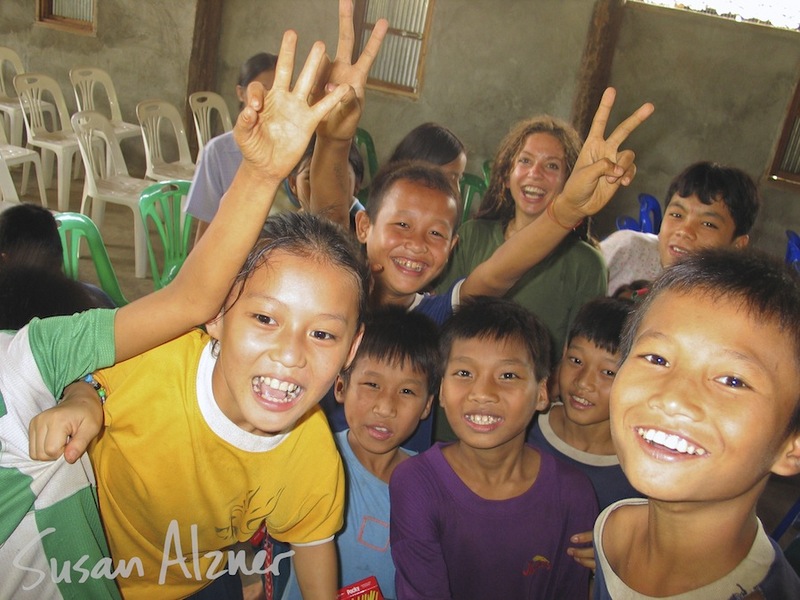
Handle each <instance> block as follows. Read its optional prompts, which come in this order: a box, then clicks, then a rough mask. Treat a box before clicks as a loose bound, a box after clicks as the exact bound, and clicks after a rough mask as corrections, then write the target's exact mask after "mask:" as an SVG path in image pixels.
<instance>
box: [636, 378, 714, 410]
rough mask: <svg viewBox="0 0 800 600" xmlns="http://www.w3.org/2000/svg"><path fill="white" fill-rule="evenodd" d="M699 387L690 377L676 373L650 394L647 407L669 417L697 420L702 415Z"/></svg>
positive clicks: (701, 397) (702, 395)
mask: <svg viewBox="0 0 800 600" xmlns="http://www.w3.org/2000/svg"><path fill="white" fill-rule="evenodd" d="M700 387H701V386H699V385H697V384H695V383H694V380H693V379H692V377H691V376H690V375H687V374H681V373H678V372H677V371H676V372H674V373H673V374H672V377H670V378H669V380H668V381H666V382H663V384H662V385H660V386H658V387H657V388H656V389H655V390H654V391H653V392H652V394H651V396H650V398H649V399H648V405H649V406H650V407H651V408H654V409H656V410H660V411H661V412H663V413H664V414H667V415H670V416H683V417H687V418H689V419H691V420H698V419H700V417H701V416H702V414H703V403H702V399H703V398H704V397H705V392H704V390H702V389H700Z"/></svg>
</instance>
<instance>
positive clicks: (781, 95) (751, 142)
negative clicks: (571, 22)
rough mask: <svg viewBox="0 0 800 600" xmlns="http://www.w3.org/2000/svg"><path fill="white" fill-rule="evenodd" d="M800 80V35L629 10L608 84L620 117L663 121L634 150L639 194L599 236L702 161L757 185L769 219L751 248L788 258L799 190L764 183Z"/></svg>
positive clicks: (637, 6) (603, 222) (620, 204)
mask: <svg viewBox="0 0 800 600" xmlns="http://www.w3.org/2000/svg"><path fill="white" fill-rule="evenodd" d="M798 77H800V33H798V32H796V31H787V30H780V29H774V28H771V27H764V26H761V25H754V24H750V23H737V22H734V21H732V20H729V19H723V18H719V17H714V16H709V15H703V14H696V13H690V12H686V11H680V10H673V9H667V8H661V7H654V6H649V5H645V4H641V3H638V2H629V3H628V4H627V6H626V9H625V18H624V22H623V27H622V32H621V35H620V40H619V43H618V46H617V52H616V55H615V57H614V66H613V70H612V77H611V79H612V81H611V83H612V84H613V85H615V86H616V87H618V88H619V93H620V96H619V102H618V105H617V107H616V108H615V112H616V113H617V114H618V115H623V114H627V113H629V112H631V111H633V110H634V109H635V108H636V106H637V105H638V104H639V103H640V102H642V101H644V100H650V101H652V102H653V103H655V105H656V112H655V114H654V115H653V116H652V117H651V119H650V121H648V122H647V123H646V124H645V125H643V126H642V128H641V130H640V131H637V132H636V133H635V134H634V136H633V137H632V140H631V146H630V147H632V148H633V149H635V150H636V151H637V153H638V160H637V164H638V166H639V175H638V177H637V181H636V182H635V185H634V186H633V188H634V189H632V190H631V191H626V192H624V193H621V194H620V195H619V197H618V198H615V199H614V204H613V205H612V206H611V207H609V209H606V211H605V214H604V215H602V217H601V219H599V221H600V223H599V224H600V226H601V231H605V232H606V233H607V232H609V231H611V230H612V228H613V217H614V216H615V214H617V213H619V212H624V213H628V214H631V215H633V214H638V203H637V202H636V194H637V193H638V192H640V191H645V192H648V193H650V194H653V195H654V196H656V197H658V198H659V199H661V200H663V196H664V195H665V193H666V190H667V187H668V185H669V182H670V180H671V178H672V177H673V176H674V175H676V174H677V173H679V172H680V171H681V170H682V169H683V168H684V167H685V166H686V165H688V164H689V163H691V162H694V161H697V160H714V161H718V162H721V163H726V164H731V165H734V166H737V167H739V168H741V169H743V170H745V171H746V172H747V173H749V174H750V175H751V176H752V177H753V178H754V179H755V180H756V181H757V182H758V183H759V189H760V191H761V194H762V197H763V209H762V211H761V214H760V216H759V219H758V221H757V222H756V226H755V228H754V231H753V232H752V238H753V242H754V243H755V244H756V245H757V246H758V247H760V248H762V249H764V250H767V251H769V252H773V253H777V254H783V252H784V251H785V248H786V236H785V235H784V230H785V229H787V228H790V227H791V228H795V229H798V228H800V188H798V189H788V190H787V189H785V188H781V187H779V186H777V185H776V184H774V183H771V182H769V181H765V178H764V174H765V173H766V172H767V170H768V169H769V166H770V163H771V161H772V156H773V152H774V150H775V146H776V145H777V142H778V137H779V136H780V132H781V127H782V125H783V121H784V118H785V115H786V111H787V109H788V105H789V103H790V102H791V99H792V94H793V92H794V87H795V85H796V84H797V82H798Z"/></svg>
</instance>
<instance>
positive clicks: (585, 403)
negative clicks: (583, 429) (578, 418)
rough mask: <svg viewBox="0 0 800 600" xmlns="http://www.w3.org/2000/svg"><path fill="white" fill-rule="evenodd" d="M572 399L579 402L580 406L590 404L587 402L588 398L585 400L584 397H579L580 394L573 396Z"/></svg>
mask: <svg viewBox="0 0 800 600" xmlns="http://www.w3.org/2000/svg"><path fill="white" fill-rule="evenodd" d="M572 399H573V400H575V402H577V403H578V404H580V405H582V406H591V405H592V403H591V402H589V401H588V400H585V399H584V398H581V397H580V396H573V397H572Z"/></svg>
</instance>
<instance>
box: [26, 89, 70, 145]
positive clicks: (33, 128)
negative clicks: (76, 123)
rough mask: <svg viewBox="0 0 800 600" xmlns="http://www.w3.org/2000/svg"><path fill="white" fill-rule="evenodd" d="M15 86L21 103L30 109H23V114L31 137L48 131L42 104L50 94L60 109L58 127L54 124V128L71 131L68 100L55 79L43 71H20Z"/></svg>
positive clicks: (58, 109)
mask: <svg viewBox="0 0 800 600" xmlns="http://www.w3.org/2000/svg"><path fill="white" fill-rule="evenodd" d="M14 88H15V89H16V90H17V94H18V95H19V100H20V103H21V104H23V105H24V107H25V108H26V109H28V110H23V111H22V114H23V115H24V117H25V127H26V128H27V130H28V136H29V137H31V138H35V137H36V136H37V135H40V134H43V133H45V132H47V131H48V129H47V123H46V121H45V118H44V115H45V110H44V109H43V104H42V103H43V102H44V101H45V100H46V98H45V96H50V98H51V100H52V102H53V104H55V107H56V110H57V111H58V120H59V124H58V127H57V128H55V126H54V130H55V131H60V132H70V131H71V128H70V125H69V110H68V109H67V102H66V100H65V99H64V93H63V92H62V91H61V86H60V85H58V82H57V81H56V80H55V79H53V78H52V77H50V76H49V75H44V74H42V73H20V74H19V75H15V76H14Z"/></svg>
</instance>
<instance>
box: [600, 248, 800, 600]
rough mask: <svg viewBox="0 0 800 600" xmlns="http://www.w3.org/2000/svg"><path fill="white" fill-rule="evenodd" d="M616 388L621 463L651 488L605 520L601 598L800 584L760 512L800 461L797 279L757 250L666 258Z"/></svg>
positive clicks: (708, 595) (791, 590)
mask: <svg viewBox="0 0 800 600" xmlns="http://www.w3.org/2000/svg"><path fill="white" fill-rule="evenodd" d="M622 352H623V356H624V357H625V360H624V362H623V364H622V366H621V368H620V370H619V372H618V373H617V378H616V381H615V383H614V387H613V388H612V391H611V415H612V418H611V432H612V436H613V439H614V443H615V446H616V448H617V453H618V455H619V458H620V463H621V464H622V468H623V470H624V471H625V474H626V475H627V477H628V479H629V480H630V482H631V483H632V484H633V485H634V487H636V489H637V490H639V491H640V492H642V493H643V494H645V495H646V496H647V498H646V499H641V500H639V499H636V500H624V501H621V502H619V503H617V504H613V505H611V506H610V507H608V508H607V509H606V510H605V511H604V512H603V513H602V514H601V515H600V518H599V519H598V520H597V524H596V526H595V530H594V543H595V550H596V554H597V572H596V580H595V596H594V597H595V598H600V599H604V598H612V597H613V598H618V597H625V598H649V597H653V596H656V597H667V596H669V597H672V596H677V595H680V598H682V599H683V598H685V599H687V600H690V599H694V598H697V599H703V600H707V599H712V598H725V599H728V598H745V597H747V598H751V597H758V598H766V599H770V598H781V599H782V598H798V597H800V579H798V577H797V575H796V574H795V573H794V571H793V570H792V568H791V567H790V566H789V564H788V563H787V562H786V560H785V558H784V557H783V555H782V553H781V550H780V548H779V547H778V546H777V544H776V543H775V542H773V541H771V540H770V539H769V538H768V537H767V535H766V533H765V532H764V529H763V527H762V525H761V522H760V521H759V520H758V518H757V517H756V503H757V501H758V498H759V496H760V495H761V493H762V491H763V490H764V488H765V486H766V484H767V480H768V478H769V476H770V474H771V473H775V474H778V475H795V474H797V473H800V408H799V406H800V405H799V402H798V399H799V398H800V369H799V367H800V363H799V360H800V359H798V357H800V280H798V277H797V275H796V274H795V273H793V272H792V271H790V270H789V269H788V268H786V267H785V265H783V264H781V263H780V262H778V261H777V260H775V259H772V258H769V257H766V256H764V255H760V254H756V253H753V252H750V251H746V252H743V251H732V250H730V249H714V250H710V249H709V250H703V251H698V252H696V253H694V254H693V255H692V256H691V257H689V258H687V259H686V260H685V261H682V262H679V263H677V264H675V265H674V266H672V267H670V268H669V269H667V270H666V271H665V272H664V274H663V275H662V276H661V277H659V279H658V280H656V282H655V284H654V286H653V288H652V289H651V291H650V292H649V294H648V295H647V297H646V299H645V301H644V302H643V304H642V305H641V306H640V308H639V309H638V310H637V311H636V313H635V315H634V317H633V318H632V319H631V320H630V321H629V322H628V324H627V325H626V327H625V333H624V337H623V344H622Z"/></svg>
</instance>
